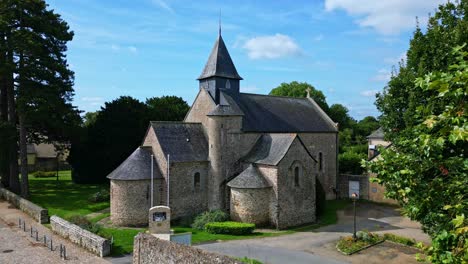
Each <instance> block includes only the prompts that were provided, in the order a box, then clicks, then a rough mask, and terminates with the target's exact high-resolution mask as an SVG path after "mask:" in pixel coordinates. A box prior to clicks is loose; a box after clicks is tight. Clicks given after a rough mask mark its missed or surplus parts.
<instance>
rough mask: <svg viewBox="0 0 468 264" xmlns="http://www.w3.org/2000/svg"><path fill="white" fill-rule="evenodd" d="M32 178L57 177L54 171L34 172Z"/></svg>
mask: <svg viewBox="0 0 468 264" xmlns="http://www.w3.org/2000/svg"><path fill="white" fill-rule="evenodd" d="M33 176H34V178H52V177H57V172H56V171H36V172H34V173H33Z"/></svg>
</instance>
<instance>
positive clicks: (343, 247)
mask: <svg viewBox="0 0 468 264" xmlns="http://www.w3.org/2000/svg"><path fill="white" fill-rule="evenodd" d="M369 234H370V233H369ZM382 241H383V238H382V237H381V236H379V235H376V234H370V235H369V237H368V238H366V239H357V240H354V239H353V237H351V236H346V237H342V238H341V239H340V240H339V241H338V243H337V244H336V248H337V249H338V250H339V251H341V252H342V253H344V254H346V255H351V254H353V253H355V252H357V251H360V250H362V249H365V248H367V247H370V246H373V245H376V244H378V243H380V242H382Z"/></svg>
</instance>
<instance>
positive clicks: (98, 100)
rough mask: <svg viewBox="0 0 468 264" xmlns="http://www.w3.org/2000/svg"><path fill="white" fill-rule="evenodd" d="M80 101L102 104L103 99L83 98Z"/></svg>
mask: <svg viewBox="0 0 468 264" xmlns="http://www.w3.org/2000/svg"><path fill="white" fill-rule="evenodd" d="M81 101H85V102H102V101H104V99H103V98H102V97H83V98H81Z"/></svg>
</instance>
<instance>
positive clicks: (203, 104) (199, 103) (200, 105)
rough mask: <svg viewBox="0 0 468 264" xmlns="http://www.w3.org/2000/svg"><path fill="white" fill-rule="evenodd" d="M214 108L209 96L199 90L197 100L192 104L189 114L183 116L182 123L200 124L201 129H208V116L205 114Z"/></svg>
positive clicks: (204, 91) (214, 105)
mask: <svg viewBox="0 0 468 264" xmlns="http://www.w3.org/2000/svg"><path fill="white" fill-rule="evenodd" d="M215 107H216V104H215V103H214V101H213V99H212V98H211V96H210V95H209V94H208V92H207V91H206V90H205V89H200V91H199V92H198V95H197V98H195V101H194V102H193V104H192V107H191V108H190V110H189V112H188V113H187V115H186V116H185V119H184V122H194V123H202V124H203V127H205V128H207V127H208V116H207V114H208V113H209V112H211V111H212V110H213V109H214V108H215Z"/></svg>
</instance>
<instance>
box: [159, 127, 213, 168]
mask: <svg viewBox="0 0 468 264" xmlns="http://www.w3.org/2000/svg"><path fill="white" fill-rule="evenodd" d="M151 127H152V128H153V130H154V132H155V134H156V137H157V138H158V141H159V145H160V146H161V149H162V151H163V153H164V157H167V155H168V154H169V155H170V161H171V162H191V161H208V141H207V140H206V137H205V134H204V132H203V126H202V124H201V123H185V122H151Z"/></svg>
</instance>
